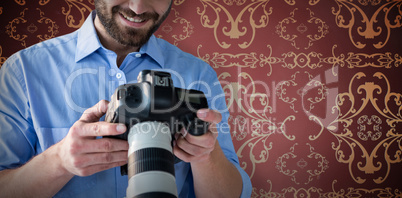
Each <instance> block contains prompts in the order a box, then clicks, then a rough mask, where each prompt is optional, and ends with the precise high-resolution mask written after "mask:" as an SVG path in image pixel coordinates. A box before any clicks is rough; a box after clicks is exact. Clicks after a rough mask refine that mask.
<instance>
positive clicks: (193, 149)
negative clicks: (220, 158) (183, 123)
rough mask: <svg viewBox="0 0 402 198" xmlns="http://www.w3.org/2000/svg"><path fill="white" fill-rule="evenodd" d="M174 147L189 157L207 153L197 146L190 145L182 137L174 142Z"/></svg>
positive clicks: (204, 149)
mask: <svg viewBox="0 0 402 198" xmlns="http://www.w3.org/2000/svg"><path fill="white" fill-rule="evenodd" d="M176 146H177V147H178V148H180V149H181V150H183V151H184V152H186V153H187V154H189V155H193V156H198V155H202V154H205V153H207V149H206V148H204V147H201V146H198V145H194V144H191V143H190V142H188V141H187V140H186V139H185V138H184V137H183V136H181V137H179V138H178V140H176Z"/></svg>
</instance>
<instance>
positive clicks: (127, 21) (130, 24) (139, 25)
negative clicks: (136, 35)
mask: <svg viewBox="0 0 402 198" xmlns="http://www.w3.org/2000/svg"><path fill="white" fill-rule="evenodd" d="M119 16H120V18H121V20H122V21H123V22H124V23H126V24H127V25H128V26H130V27H134V28H140V27H143V26H144V25H145V24H146V23H147V20H145V21H143V22H140V23H138V22H132V21H129V20H127V19H126V18H124V16H122V15H121V14H119Z"/></svg>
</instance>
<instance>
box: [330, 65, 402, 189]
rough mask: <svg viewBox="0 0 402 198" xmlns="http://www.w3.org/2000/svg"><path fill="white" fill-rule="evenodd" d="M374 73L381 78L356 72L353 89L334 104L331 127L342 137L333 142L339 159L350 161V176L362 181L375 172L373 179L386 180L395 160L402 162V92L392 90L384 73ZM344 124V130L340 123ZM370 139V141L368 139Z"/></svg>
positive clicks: (377, 180)
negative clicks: (355, 126)
mask: <svg viewBox="0 0 402 198" xmlns="http://www.w3.org/2000/svg"><path fill="white" fill-rule="evenodd" d="M373 77H374V78H376V79H378V80H380V82H378V83H374V82H370V81H367V80H364V78H367V77H366V75H365V74H364V73H362V72H359V73H357V74H355V75H354V77H353V78H352V80H351V81H350V84H349V91H348V92H345V93H340V94H338V97H337V100H336V106H334V107H333V112H338V117H337V119H335V120H334V121H333V122H332V123H331V124H329V125H328V127H327V129H328V130H329V131H330V132H331V134H332V135H334V136H335V137H336V139H337V140H338V142H333V143H332V148H333V149H334V150H335V151H336V152H335V154H336V159H337V161H338V162H340V163H346V164H349V166H348V167H349V173H350V176H351V177H352V178H353V180H354V181H355V182H357V183H359V184H363V183H365V182H366V180H367V179H366V178H362V177H365V176H369V175H373V174H374V173H375V174H374V175H376V177H377V178H374V179H373V181H374V182H375V183H377V184H380V183H383V182H384V181H385V180H386V179H387V178H388V176H389V174H390V171H391V164H395V163H400V162H402V149H401V148H402V134H401V133H400V131H398V129H397V128H398V126H397V125H398V124H400V123H401V122H402V114H401V113H402V94H400V93H395V92H391V85H390V83H389V81H388V79H387V77H386V76H385V75H384V74H382V73H380V72H377V73H375V74H374V75H373ZM359 80H360V81H359ZM356 81H359V82H361V81H362V82H364V84H358V88H357V89H354V88H353V87H355V86H354V85H355V84H356ZM381 81H382V82H381ZM380 83H381V84H380ZM384 84H385V85H384ZM367 110H373V111H370V112H371V113H372V115H366V113H363V112H367ZM361 114H363V115H361ZM369 118H370V120H369ZM383 121H385V122H384V124H382V125H381V123H383ZM355 122H356V123H357V124H358V125H359V126H357V128H356V129H355V128H354V127H353V126H354V125H352V123H355ZM338 124H339V125H338ZM340 125H342V126H343V131H341V130H340V129H339V128H338V127H336V126H340ZM369 126H372V127H370V128H368V127H369ZM380 127H381V128H380ZM372 129H373V130H372ZM368 131H370V133H368ZM355 132H357V133H355ZM382 133H384V135H382ZM368 141H370V144H369V143H366V142H368ZM373 143H374V146H373ZM357 170H358V171H359V172H357ZM357 173H360V174H359V175H360V176H357ZM362 173H363V174H362Z"/></svg>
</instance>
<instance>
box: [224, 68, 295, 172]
mask: <svg viewBox="0 0 402 198" xmlns="http://www.w3.org/2000/svg"><path fill="white" fill-rule="evenodd" d="M228 77H231V75H230V74H229V73H227V72H225V73H222V74H221V75H219V77H218V78H219V81H220V82H221V84H222V87H223V91H224V92H225V95H226V96H227V97H226V98H227V104H228V109H229V111H230V112H238V114H239V115H238V116H236V117H230V118H229V122H230V123H231V124H232V126H235V127H234V128H232V129H231V131H232V134H233V137H234V138H236V139H238V140H242V139H244V138H245V137H247V138H248V139H247V140H246V141H245V142H244V143H243V144H242V145H241V146H240V148H239V149H238V150H237V156H238V157H239V158H240V159H241V158H243V157H244V156H243V155H246V156H248V158H249V160H250V161H251V174H250V177H253V175H254V173H255V169H256V164H259V163H264V162H267V160H268V158H269V151H270V150H271V149H272V146H273V142H270V141H269V139H270V137H271V135H273V134H281V135H282V136H284V137H285V138H286V139H288V140H290V141H293V140H295V138H296V137H295V136H294V135H289V134H287V133H288V132H287V130H286V125H287V124H288V122H291V121H294V120H295V116H294V115H289V116H287V117H286V118H285V119H284V120H282V121H277V120H276V119H275V118H272V117H271V116H270V115H271V114H272V113H273V109H272V106H271V104H270V103H269V99H270V97H272V96H270V92H271V91H270V88H269V87H265V89H267V90H264V91H262V92H257V89H258V88H261V87H259V86H263V84H264V85H266V83H264V82H259V81H255V80H254V79H253V78H252V77H251V76H250V75H249V74H247V73H245V72H242V73H240V74H239V76H238V77H239V78H240V79H241V80H240V81H245V82H241V83H239V82H228V81H226V78H228ZM246 84H247V86H246ZM240 114H244V115H245V116H242V115H240ZM247 151H248V153H246V152H247ZM241 164H242V168H243V169H246V168H249V167H248V166H249V164H248V163H247V162H242V163H241Z"/></svg>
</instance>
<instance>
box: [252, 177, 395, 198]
mask: <svg viewBox="0 0 402 198" xmlns="http://www.w3.org/2000/svg"><path fill="white" fill-rule="evenodd" d="M337 182H338V181H337V180H333V181H332V191H329V192H323V189H321V188H319V187H315V186H312V187H309V188H296V187H287V188H283V189H282V190H281V191H280V192H272V187H273V184H272V181H271V180H267V183H268V185H269V190H268V192H267V191H265V190H264V189H260V190H258V189H257V188H255V187H254V188H253V192H252V194H251V198H272V197H278V198H279V197H331V198H332V197H337V198H352V197H373V195H378V196H377V197H398V198H399V197H401V196H402V192H401V191H400V190H399V189H392V188H374V189H367V188H352V187H349V188H347V189H340V190H336V188H335V185H336V183H337Z"/></svg>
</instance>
